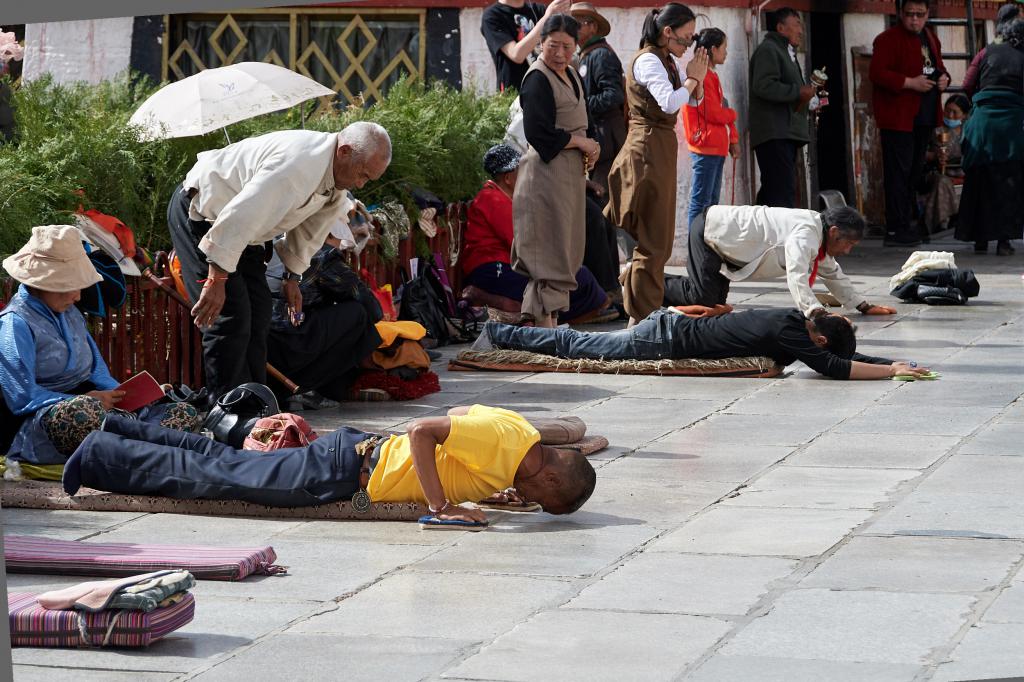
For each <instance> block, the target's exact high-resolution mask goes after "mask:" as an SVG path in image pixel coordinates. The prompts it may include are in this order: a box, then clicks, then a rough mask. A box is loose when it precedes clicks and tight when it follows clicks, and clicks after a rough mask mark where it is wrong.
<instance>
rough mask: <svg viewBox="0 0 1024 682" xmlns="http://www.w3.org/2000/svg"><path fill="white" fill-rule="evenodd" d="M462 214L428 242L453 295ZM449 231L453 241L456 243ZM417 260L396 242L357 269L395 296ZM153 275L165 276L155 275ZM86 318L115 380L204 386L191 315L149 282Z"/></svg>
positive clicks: (457, 210) (9, 291) (3, 292)
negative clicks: (139, 377) (394, 251)
mask: <svg viewBox="0 0 1024 682" xmlns="http://www.w3.org/2000/svg"><path fill="white" fill-rule="evenodd" d="M465 209H466V206H465V204H452V205H450V206H449V207H448V209H447V212H446V217H447V220H446V221H442V224H441V225H439V229H438V232H437V234H436V235H435V236H434V237H432V238H431V239H429V240H428V245H429V247H430V250H431V252H435V251H436V252H439V253H441V254H442V257H443V259H444V263H445V266H446V268H447V270H448V277H449V279H450V280H451V283H452V288H453V289H454V291H455V293H456V296H458V292H459V286H460V283H461V281H462V277H461V272H459V270H460V267H459V265H458V264H456V265H455V266H452V265H451V261H452V256H451V253H452V252H451V249H452V246H453V245H454V246H455V247H456V252H458V251H459V250H461V249H460V248H459V247H461V241H460V238H461V236H462V233H463V229H464V222H465V214H466V211H465ZM414 229H416V228H414ZM452 232H454V233H455V237H456V240H455V242H454V244H453V242H452V234H451V233H452ZM415 255H417V254H415V253H414V246H413V239H412V238H411V237H410V238H408V239H403V240H401V241H400V242H399V244H398V257H397V258H396V259H395V260H394V261H390V262H389V261H384V260H383V259H382V258H380V255H379V253H378V249H377V247H376V245H374V244H371V245H369V246H368V247H367V248H366V249H365V250H364V251H363V253H362V254H361V256H360V264H361V265H362V266H363V267H365V268H367V269H368V270H369V271H370V272H371V273H373V275H374V277H376V279H377V282H378V284H380V285H383V284H385V283H390V284H391V285H392V289H393V290H394V291H397V290H398V287H399V285H401V282H402V276H401V268H403V267H406V265H407V264H408V262H409V259H410V258H411V257H413V256H415ZM456 260H457V259H456ZM165 261H166V258H165V257H162V255H161V254H157V262H158V263H161V262H165ZM157 274H158V275H165V274H166V273H163V272H159V271H158V272H157ZM162 279H163V281H164V283H166V284H168V285H169V286H171V287H173V286H174V284H173V282H172V280H171V279H170V278H169V277H162ZM17 287H18V283H17V282H15V281H14V280H11V279H7V278H2V279H0V308H2V307H3V306H4V305H6V303H7V301H9V300H10V298H11V296H12V295H13V294H14V292H15V291H17ZM86 319H87V320H88V322H89V328H90V331H91V332H92V335H93V338H94V339H95V340H96V345H97V346H99V349H100V353H101V354H102V355H103V358H104V359H105V360H106V361H107V365H108V366H109V367H110V373H111V374H112V375H113V376H114V378H115V379H118V380H124V379H127V378H128V377H130V376H133V375H134V374H136V373H138V372H141V371H142V370H147V371H148V372H149V373H150V374H152V375H153V377H154V378H155V379H156V380H157V381H159V382H160V383H179V382H180V383H184V384H187V385H188V386H190V387H192V388H193V389H196V390H198V389H199V388H200V387H201V386H202V385H203V361H202V357H203V353H202V343H201V341H202V339H201V335H200V333H199V330H198V329H197V328H196V326H195V325H194V324H192V318H191V316H190V315H189V311H188V310H187V309H186V308H185V307H184V306H183V305H181V304H180V303H178V302H177V301H175V300H173V299H172V298H170V297H169V296H168V295H167V294H165V293H164V292H162V291H160V290H159V289H158V288H157V287H156V285H154V284H153V283H152V282H149V281H147V280H145V279H140V278H130V279H129V281H128V300H127V301H126V302H125V304H124V305H123V306H122V307H120V308H118V309H111V310H109V312H108V315H107V317H106V318H98V317H93V316H88V315H87V316H86Z"/></svg>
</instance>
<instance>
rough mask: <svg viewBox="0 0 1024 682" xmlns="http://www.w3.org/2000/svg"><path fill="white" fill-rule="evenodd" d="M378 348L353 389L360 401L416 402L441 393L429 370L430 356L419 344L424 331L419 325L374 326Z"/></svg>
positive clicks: (435, 375) (404, 323)
mask: <svg viewBox="0 0 1024 682" xmlns="http://www.w3.org/2000/svg"><path fill="white" fill-rule="evenodd" d="M376 328H377V333H378V334H379V335H380V338H381V343H380V346H379V347H378V348H377V350H375V351H374V352H373V355H371V356H370V359H371V363H370V364H372V367H366V368H365V369H363V370H362V371H361V372H360V374H359V377H358V378H357V379H356V381H355V384H354V386H353V387H352V390H353V393H354V394H355V397H356V398H358V399H361V400H415V399H417V398H422V397H423V396H425V395H429V394H430V393H437V392H438V391H440V390H441V384H440V380H439V379H438V376H437V374H435V373H434V372H431V371H430V356H429V355H428V354H427V351H426V350H425V349H424V348H423V346H422V345H420V339H422V338H423V337H424V336H425V335H426V329H425V328H424V327H423V325H421V324H419V323H418V322H412V321H410V320H399V321H397V322H387V321H383V320H382V321H380V322H377V324H376Z"/></svg>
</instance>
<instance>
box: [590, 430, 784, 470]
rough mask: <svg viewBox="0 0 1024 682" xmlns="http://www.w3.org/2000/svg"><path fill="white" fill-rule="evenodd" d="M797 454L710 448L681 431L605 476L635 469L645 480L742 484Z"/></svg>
mask: <svg viewBox="0 0 1024 682" xmlns="http://www.w3.org/2000/svg"><path fill="white" fill-rule="evenodd" d="M793 451H794V447H793V446H787V445H774V446H773V445H762V446H759V447H756V448H750V447H747V446H746V445H744V444H742V443H718V444H714V445H707V444H705V443H702V442H700V441H699V440H698V439H693V438H688V437H686V431H681V432H679V434H673V436H672V438H671V440H669V439H662V440H659V441H655V442H654V443H650V444H649V445H647V446H646V447H645V448H644V449H643V450H641V451H638V452H636V453H634V454H632V455H631V456H630V457H629V458H627V459H625V460H621V461H619V462H615V463H613V464H612V465H610V466H608V467H607V470H602V471H601V474H602V475H604V476H608V477H609V478H621V477H625V475H626V473H627V472H629V471H630V470H633V469H635V470H636V471H637V472H638V473H639V474H641V475H642V476H643V477H644V479H647V478H648V477H650V478H652V479H653V480H689V481H716V482H724V483H740V482H742V481H746V480H747V479H749V478H751V477H752V476H755V475H757V474H758V473H759V472H761V471H764V470H766V469H769V468H770V467H772V466H773V465H775V464H777V463H778V462H781V461H782V460H784V459H786V458H787V457H789V456H790V455H791V454H792V453H793Z"/></svg>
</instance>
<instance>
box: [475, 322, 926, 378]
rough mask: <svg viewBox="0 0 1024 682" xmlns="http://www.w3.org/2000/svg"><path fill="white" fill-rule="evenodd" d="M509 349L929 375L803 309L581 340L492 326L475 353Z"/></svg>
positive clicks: (558, 332)
mask: <svg viewBox="0 0 1024 682" xmlns="http://www.w3.org/2000/svg"><path fill="white" fill-rule="evenodd" d="M488 347H490V348H505V349H511V350H525V351H531V352H534V353H541V354H544V355H553V356H556V357H560V358H570V359H580V358H590V359H604V360H660V359H666V358H670V359H685V358H703V359H721V358H730V357H751V356H760V355H764V356H767V357H770V358H772V359H773V360H775V361H776V362H777V363H779V364H780V365H789V364H792V363H793V362H796V361H797V360H799V361H800V362H803V363H804V364H805V365H807V366H808V367H810V368H811V369H813V370H814V371H816V372H818V373H819V374H823V375H825V376H827V377H831V378H833V379H887V378H889V377H893V376H920V375H924V374H926V373H927V372H929V370H928V369H927V368H924V367H917V366H916V365H915V364H914V363H908V362H895V361H893V360H887V359H885V358H874V357H870V356H867V355H861V354H860V353H857V352H856V349H857V339H856V336H855V335H854V331H853V324H852V323H851V322H850V320H849V319H847V318H846V317H843V316H841V315H832V314H826V315H821V316H819V317H817V318H815V319H814V320H808V319H806V318H805V317H804V316H803V314H802V313H801V312H800V311H799V310H796V309H763V310H746V311H743V312H738V313H729V314H725V315H718V316H710V317H689V316H687V315H685V314H682V313H678V312H675V311H673V310H671V309H665V308H662V309H660V310H655V311H654V312H653V313H651V314H650V315H648V316H647V317H646V318H645V319H644V320H643V321H641V322H640V323H639V324H637V325H636V326H634V327H631V328H629V329H624V330H622V331H617V332H607V333H600V332H597V333H595V332H578V331H576V330H575V329H570V328H567V327H559V328H556V329H542V328H538V327H516V326H512V325H507V324H500V323H497V322H488V323H487V325H486V326H485V327H484V330H483V332H482V333H481V336H480V339H478V341H477V344H474V346H473V348H474V349H475V350H484V349H487V348H488Z"/></svg>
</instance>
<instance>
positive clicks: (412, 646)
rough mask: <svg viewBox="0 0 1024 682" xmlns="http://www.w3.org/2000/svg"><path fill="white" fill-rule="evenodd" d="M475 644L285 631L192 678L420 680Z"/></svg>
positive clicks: (214, 681) (208, 681)
mask: <svg viewBox="0 0 1024 682" xmlns="http://www.w3.org/2000/svg"><path fill="white" fill-rule="evenodd" d="M472 644H473V643H472V642H459V641H456V640H451V639H443V638H440V637H438V638H424V637H386V638H381V637H339V636H337V635H293V634H290V633H284V634H281V635H278V636H277V637H274V638H272V639H267V640H264V641H262V642H260V643H259V644H257V645H256V646H253V647H252V648H250V649H247V650H246V651H243V652H242V653H240V654H239V655H237V656H235V657H234V658H232V659H231V660H229V661H226V662H224V663H221V664H220V665H217V666H216V667H213V668H211V669H210V670H209V671H207V672H205V673H203V674H201V675H199V676H197V677H193V678H191V679H194V680H198V681H200V682H235V681H237V682H251V681H252V680H288V682H322V681H323V680H330V679H344V680H346V682H363V681H365V682H379V681H380V680H387V681H388V682H415V681H416V680H420V679H422V678H423V677H424V676H425V675H429V674H430V673H432V672H440V671H441V670H443V669H444V668H445V667H446V666H447V665H448V664H449V663H451V662H452V661H453V660H455V659H457V658H458V657H459V656H460V655H462V653H463V651H464V650H465V649H466V648H468V647H470V646H472Z"/></svg>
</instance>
